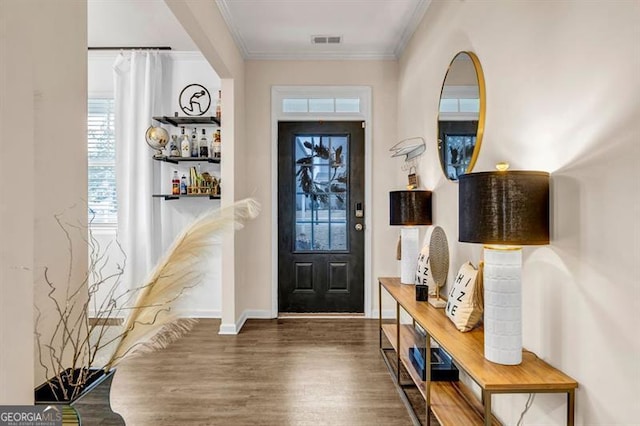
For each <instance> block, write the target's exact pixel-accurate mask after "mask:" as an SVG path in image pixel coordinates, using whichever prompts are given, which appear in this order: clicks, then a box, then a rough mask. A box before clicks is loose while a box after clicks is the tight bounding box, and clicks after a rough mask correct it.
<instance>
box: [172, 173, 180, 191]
mask: <svg viewBox="0 0 640 426" xmlns="http://www.w3.org/2000/svg"><path fill="white" fill-rule="evenodd" d="M171 194H173V195H180V178H179V177H178V171H177V170H174V171H173V177H172V178H171Z"/></svg>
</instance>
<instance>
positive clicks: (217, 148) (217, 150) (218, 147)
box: [213, 129, 222, 159]
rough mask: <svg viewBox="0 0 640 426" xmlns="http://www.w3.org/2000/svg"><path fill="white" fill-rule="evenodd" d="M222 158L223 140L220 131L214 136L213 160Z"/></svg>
mask: <svg viewBox="0 0 640 426" xmlns="http://www.w3.org/2000/svg"><path fill="white" fill-rule="evenodd" d="M221 156H222V140H221V138H220V129H218V130H216V133H215V134H214V136H213V158H218V159H220V157H221Z"/></svg>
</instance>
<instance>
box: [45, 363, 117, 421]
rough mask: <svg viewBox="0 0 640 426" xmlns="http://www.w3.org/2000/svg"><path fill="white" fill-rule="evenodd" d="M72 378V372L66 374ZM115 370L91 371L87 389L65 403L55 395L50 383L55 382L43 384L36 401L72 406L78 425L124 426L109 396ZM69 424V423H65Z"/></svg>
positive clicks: (75, 373) (74, 373)
mask: <svg viewBox="0 0 640 426" xmlns="http://www.w3.org/2000/svg"><path fill="white" fill-rule="evenodd" d="M66 373H67V374H68V375H69V376H71V371H68V372H66ZM79 373H80V370H76V371H74V372H73V377H77V375H78V374H79ZM115 374H116V371H115V370H111V371H109V372H108V373H105V372H104V371H102V370H99V369H92V370H91V371H90V374H89V377H90V380H89V381H88V382H87V384H86V385H85V387H84V388H83V389H82V391H81V392H79V395H78V396H77V397H76V398H74V399H72V400H70V401H64V400H61V399H62V398H61V397H60V396H58V397H57V398H56V395H54V394H53V392H52V391H51V387H50V386H49V382H53V383H57V381H55V380H53V379H52V380H49V382H46V383H43V384H41V385H40V386H38V387H37V388H36V390H35V401H36V404H37V405H57V406H60V405H62V406H70V407H72V408H73V409H74V410H75V411H76V413H77V414H78V425H81V426H91V425H98V424H99V425H105V426H124V425H125V422H124V419H123V418H122V416H121V415H120V414H118V413H116V412H114V411H113V410H112V409H111V402H110V400H109V396H110V393H111V382H112V381H113V376H114V375H115ZM65 424H67V423H65ZM69 424H72V423H69Z"/></svg>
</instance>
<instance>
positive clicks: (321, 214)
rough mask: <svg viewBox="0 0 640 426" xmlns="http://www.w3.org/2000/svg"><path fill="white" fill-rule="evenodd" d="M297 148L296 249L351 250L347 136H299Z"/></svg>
mask: <svg viewBox="0 0 640 426" xmlns="http://www.w3.org/2000/svg"><path fill="white" fill-rule="evenodd" d="M295 145H296V148H295V158H294V162H295V171H296V173H295V176H294V179H295V188H296V194H295V199H296V206H295V208H296V219H295V236H296V238H295V247H294V250H295V251H323V252H328V251H345V250H348V248H349V247H348V238H347V229H348V222H349V221H348V215H347V208H348V205H349V191H348V183H349V182H348V180H349V168H348V158H349V157H348V155H349V152H348V149H349V139H348V137H347V136H333V135H331V136H329V135H305V136H297V137H296V143H295Z"/></svg>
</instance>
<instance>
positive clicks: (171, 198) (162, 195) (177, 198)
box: [152, 194, 220, 200]
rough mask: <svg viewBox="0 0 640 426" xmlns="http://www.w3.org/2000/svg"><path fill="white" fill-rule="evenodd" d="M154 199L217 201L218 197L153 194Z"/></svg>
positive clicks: (209, 195) (208, 195)
mask: <svg viewBox="0 0 640 426" xmlns="http://www.w3.org/2000/svg"><path fill="white" fill-rule="evenodd" d="M152 197H154V198H164V199H165V200H179V199H180V198H208V199H210V200H219V199H220V196H219V195H211V194H180V195H173V194H153V195H152Z"/></svg>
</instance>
